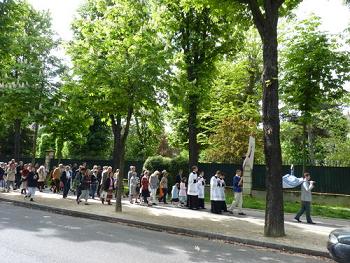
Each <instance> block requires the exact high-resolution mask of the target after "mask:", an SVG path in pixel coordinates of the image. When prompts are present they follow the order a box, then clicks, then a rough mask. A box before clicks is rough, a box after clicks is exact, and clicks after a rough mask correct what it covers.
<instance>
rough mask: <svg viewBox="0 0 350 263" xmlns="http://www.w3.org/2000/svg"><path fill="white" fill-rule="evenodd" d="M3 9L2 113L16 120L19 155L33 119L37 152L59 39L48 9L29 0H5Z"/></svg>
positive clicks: (0, 50) (16, 153) (0, 42)
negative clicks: (23, 135) (35, 6)
mask: <svg viewBox="0 0 350 263" xmlns="http://www.w3.org/2000/svg"><path fill="white" fill-rule="evenodd" d="M0 12H1V21H0V22H3V23H4V25H5V26H4V27H1V34H0V35H1V37H0V66H1V67H0V77H1V80H2V82H3V84H4V86H5V87H3V88H2V89H1V91H0V103H1V105H2V106H3V107H2V110H0V114H2V115H3V117H4V118H5V119H6V120H7V121H9V122H13V123H14V156H15V158H16V159H18V158H19V157H20V154H21V149H20V148H21V147H20V142H21V129H22V127H23V126H26V125H27V124H30V123H32V122H33V121H34V138H33V141H34V143H33V149H32V152H33V153H35V146H36V135H37V131H38V121H37V120H38V119H42V114H40V113H41V112H42V111H43V110H42V107H41V106H42V105H44V104H45V103H43V99H44V98H47V97H48V94H50V89H51V87H52V85H48V83H50V82H51V81H52V80H50V78H52V77H54V76H53V75H52V72H54V71H55V67H56V64H55V63H56V62H57V60H55V59H54V58H53V57H52V56H51V54H50V53H51V51H52V50H53V49H54V48H55V47H56V42H55V41H54V39H53V32H52V30H51V22H50V17H49V15H48V13H46V12H39V11H36V10H34V9H33V8H32V7H31V6H30V5H29V4H28V3H27V2H26V1H11V0H9V1H4V2H3V3H0ZM5 42H6V44H4V43H5ZM54 62H55V63H54ZM46 105H47V104H46ZM4 109H6V111H5V110H4ZM33 158H34V160H35V156H33Z"/></svg>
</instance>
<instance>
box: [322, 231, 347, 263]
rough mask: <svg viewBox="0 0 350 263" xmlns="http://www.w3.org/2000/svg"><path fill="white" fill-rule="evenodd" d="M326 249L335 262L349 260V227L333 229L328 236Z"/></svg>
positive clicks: (343, 262) (342, 262)
mask: <svg viewBox="0 0 350 263" xmlns="http://www.w3.org/2000/svg"><path fill="white" fill-rule="evenodd" d="M327 248H328V251H329V253H330V254H331V256H332V257H333V259H334V260H335V261H337V262H341V263H349V262H350V228H339V229H336V230H333V231H332V232H331V233H330V234H329V238H328V245H327Z"/></svg>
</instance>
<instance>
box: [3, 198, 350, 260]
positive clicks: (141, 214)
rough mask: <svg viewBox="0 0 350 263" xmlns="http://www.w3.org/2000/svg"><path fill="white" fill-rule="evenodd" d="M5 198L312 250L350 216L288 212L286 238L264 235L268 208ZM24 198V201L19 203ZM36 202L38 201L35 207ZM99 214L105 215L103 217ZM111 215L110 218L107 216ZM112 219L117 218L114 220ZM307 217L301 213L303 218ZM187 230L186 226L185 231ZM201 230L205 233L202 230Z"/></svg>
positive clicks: (321, 248) (318, 251)
mask: <svg viewBox="0 0 350 263" xmlns="http://www.w3.org/2000/svg"><path fill="white" fill-rule="evenodd" d="M0 199H1V200H3V201H4V200H5V201H6V200H7V201H14V202H17V204H20V205H21V204H23V205H25V206H29V207H30V206H31V205H32V204H33V203H34V204H33V205H35V206H38V205H39V206H40V207H43V209H44V210H47V209H45V208H49V210H51V211H52V212H55V211H54V210H55V209H59V210H60V213H62V214H71V215H74V213H78V214H77V215H76V216H79V217H87V218H91V216H92V217H93V218H94V219H97V220H103V221H110V222H113V220H117V221H116V222H120V221H121V222H124V223H126V224H128V223H129V222H130V224H132V225H136V226H137V225H139V226H140V227H143V228H144V227H146V228H147V226H149V227H148V228H151V229H153V230H157V229H158V228H159V230H165V231H168V232H175V233H180V234H181V233H182V234H190V235H194V236H198V235H200V236H203V237H205V236H207V237H209V238H213V239H221V240H227V241H239V242H243V243H247V244H251V245H261V246H266V247H272V248H278V249H282V250H289V251H293V252H302V253H308V254H312V255H322V256H327V254H328V252H327V248H326V243H327V239H328V234H329V233H330V232H331V231H332V230H334V229H336V228H340V227H346V226H347V227H349V226H350V224H349V221H347V220H337V219H328V218H319V217H313V220H314V221H315V222H316V223H317V224H316V225H309V224H305V223H297V222H295V221H294V220H293V217H294V215H292V214H285V230H286V236H285V237H282V238H268V237H264V235H263V231H264V212H262V211H258V210H250V209H246V210H245V213H246V214H247V215H246V216H238V215H237V214H234V215H230V214H224V215H215V214H212V213H210V212H208V210H207V211H193V210H189V209H186V208H177V207H173V206H172V205H157V206H154V207H145V206H141V205H138V204H130V203H129V202H128V201H127V200H123V212H122V213H116V212H115V210H114V209H115V208H114V205H112V206H108V205H102V204H101V202H99V201H97V200H91V199H90V200H89V203H90V205H84V204H83V203H81V204H80V205H77V204H76V202H75V196H69V197H68V198H67V199H62V196H61V195H58V194H53V193H51V192H45V193H39V192H37V195H36V196H35V202H33V203H32V202H30V201H28V200H24V198H23V195H21V194H20V193H19V192H17V191H14V192H10V193H0ZM18 202H20V203H18ZM36 208H38V207H36ZM99 217H101V218H99ZM109 219H111V220H109ZM112 219H113V220H112ZM302 219H303V218H302ZM184 230H186V231H184ZM201 233H203V235H202V234H201Z"/></svg>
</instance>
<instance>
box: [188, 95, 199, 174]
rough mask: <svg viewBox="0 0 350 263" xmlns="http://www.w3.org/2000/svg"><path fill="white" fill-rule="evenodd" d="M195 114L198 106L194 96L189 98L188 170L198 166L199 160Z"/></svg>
mask: <svg viewBox="0 0 350 263" xmlns="http://www.w3.org/2000/svg"><path fill="white" fill-rule="evenodd" d="M197 114H198V106H197V99H196V96H190V97H189V111H188V153H189V166H190V168H191V167H192V166H193V165H198V159H199V146H198V142H197ZM190 170H191V169H190Z"/></svg>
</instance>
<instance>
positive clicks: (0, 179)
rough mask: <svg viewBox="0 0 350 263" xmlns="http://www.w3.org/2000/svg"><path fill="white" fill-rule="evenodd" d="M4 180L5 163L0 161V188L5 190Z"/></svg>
mask: <svg viewBox="0 0 350 263" xmlns="http://www.w3.org/2000/svg"><path fill="white" fill-rule="evenodd" d="M5 187H6V182H5V163H0V190H1V191H2V192H4V191H5Z"/></svg>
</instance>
